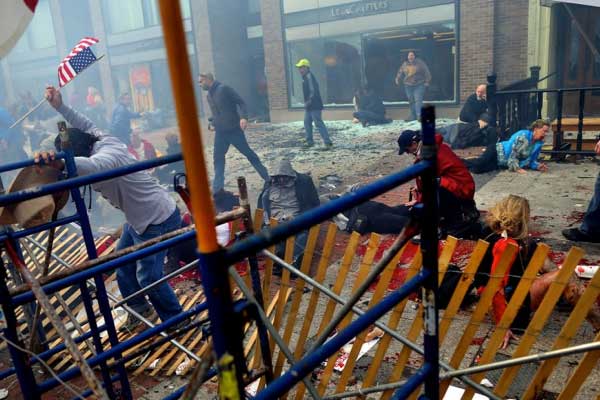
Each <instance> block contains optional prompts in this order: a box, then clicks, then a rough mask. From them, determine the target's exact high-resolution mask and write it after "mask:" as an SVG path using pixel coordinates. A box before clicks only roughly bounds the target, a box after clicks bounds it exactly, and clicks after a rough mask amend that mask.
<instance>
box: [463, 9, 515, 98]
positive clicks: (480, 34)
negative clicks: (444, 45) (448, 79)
mask: <svg viewBox="0 0 600 400" xmlns="http://www.w3.org/2000/svg"><path fill="white" fill-rule="evenodd" d="M500 1H503V2H506V1H507V0H500ZM512 1H513V0H508V2H512ZM494 3H495V1H494V0H461V1H460V3H459V9H460V21H459V25H460V28H459V29H460V49H459V53H460V59H459V73H460V77H459V83H460V88H459V89H460V100H461V102H462V101H464V100H465V99H466V98H467V97H468V96H469V95H470V94H471V93H473V92H474V91H475V88H476V87H477V85H479V84H482V83H486V77H487V75H488V74H489V73H490V72H491V71H492V70H493V69H494V68H493V66H494V51H493V49H494Z"/></svg>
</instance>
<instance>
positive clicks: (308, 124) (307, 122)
mask: <svg viewBox="0 0 600 400" xmlns="http://www.w3.org/2000/svg"><path fill="white" fill-rule="evenodd" d="M304 130H305V131H306V144H307V145H309V146H312V145H313V144H314V140H313V119H312V113H311V111H310V110H305V111H304Z"/></svg>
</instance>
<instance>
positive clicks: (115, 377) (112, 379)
mask: <svg viewBox="0 0 600 400" xmlns="http://www.w3.org/2000/svg"><path fill="white" fill-rule="evenodd" d="M119 379H121V374H120V373H119V374H116V375H113V376H111V377H110V383H114V382H116V381H118V380H119ZM93 394H94V392H93V391H92V389H88V390H86V391H85V392H83V393H81V397H83V398H88V397H90V396H91V395H93ZM72 400H81V399H80V398H79V397H74V398H73V399H72Z"/></svg>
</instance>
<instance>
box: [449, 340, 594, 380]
mask: <svg viewBox="0 0 600 400" xmlns="http://www.w3.org/2000/svg"><path fill="white" fill-rule="evenodd" d="M594 350H600V342H592V343H584V344H580V345H577V346H571V347H565V348H563V349H559V350H552V351H548V352H545V353H539V354H531V355H528V356H523V357H518V358H511V359H509V360H504V361H498V362H493V363H489V364H485V365H478V366H476V367H470V368H463V369H457V370H454V371H449V372H446V373H443V374H441V375H440V379H441V380H446V379H451V378H459V377H461V376H465V375H473V374H477V373H480V372H486V371H493V370H496V369H502V368H508V367H513V366H515V365H522V364H527V363H531V362H536V361H543V360H547V359H550V358H559V357H562V356H569V355H572V354H579V353H585V352H588V351H594Z"/></svg>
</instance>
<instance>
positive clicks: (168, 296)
mask: <svg viewBox="0 0 600 400" xmlns="http://www.w3.org/2000/svg"><path fill="white" fill-rule="evenodd" d="M180 226H181V216H180V214H179V210H178V209H175V211H174V212H173V214H171V216H170V217H169V218H167V219H166V221H164V222H163V223H161V224H157V225H150V226H148V228H147V229H146V230H145V231H144V233H142V234H141V235H140V234H138V233H137V232H136V231H135V230H134V229H133V228H132V227H131V225H129V224H128V223H125V225H123V233H122V235H121V239H119V243H118V244H117V251H119V250H121V249H124V248H126V247H130V246H133V245H136V244H140V243H142V242H145V241H147V240H150V239H152V238H155V237H157V236H160V235H164V234H165V233H168V232H171V231H174V230H175V229H177V228H179V227H180ZM166 255H167V251H166V250H165V251H161V252H159V253H155V254H152V255H150V256H148V257H145V258H142V259H141V260H137V261H136V262H135V263H132V264H127V265H124V266H122V267H121V268H119V269H118V270H117V282H118V284H119V290H120V291H121V294H122V295H123V297H124V298H125V297H128V296H129V295H131V294H133V293H135V292H137V291H139V290H141V289H142V288H144V287H146V286H148V285H149V284H151V283H153V282H156V281H157V280H159V279H160V278H162V277H163V265H164V260H165V256H166ZM147 295H148V297H149V298H150V302H151V303H152V305H153V306H154V309H155V310H156V313H157V314H158V316H159V317H160V319H161V320H162V321H166V320H167V319H169V318H172V317H174V316H176V315H177V314H179V313H181V311H182V308H181V305H180V304H179V300H178V299H177V296H175V292H173V289H171V286H169V284H168V283H167V282H163V283H162V284H160V285H158V286H157V287H155V288H154V289H152V290H150V291H148V292H147ZM127 305H128V306H129V307H131V308H133V309H134V310H135V311H137V312H138V313H140V314H141V313H144V312H146V311H147V310H148V309H150V304H148V301H147V300H146V296H138V297H136V298H134V299H132V300H130V301H128V302H127Z"/></svg>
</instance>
